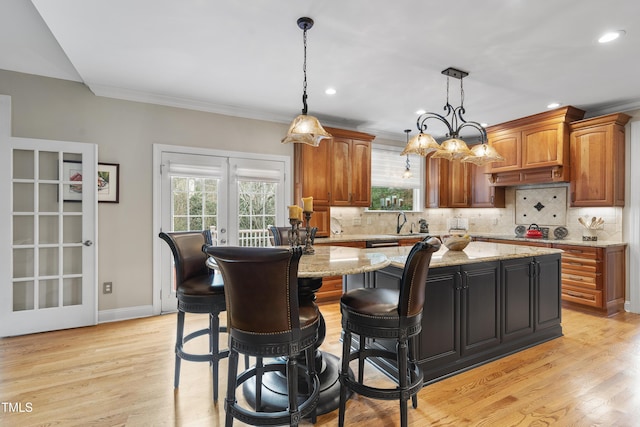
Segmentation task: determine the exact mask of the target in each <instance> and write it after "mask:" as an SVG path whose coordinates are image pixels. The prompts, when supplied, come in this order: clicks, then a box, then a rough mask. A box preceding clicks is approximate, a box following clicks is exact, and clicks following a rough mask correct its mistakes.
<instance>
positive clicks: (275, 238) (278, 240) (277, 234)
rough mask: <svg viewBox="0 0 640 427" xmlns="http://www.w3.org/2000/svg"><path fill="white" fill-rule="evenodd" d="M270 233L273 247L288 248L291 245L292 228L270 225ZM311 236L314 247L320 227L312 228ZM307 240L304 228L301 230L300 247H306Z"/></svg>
mask: <svg viewBox="0 0 640 427" xmlns="http://www.w3.org/2000/svg"><path fill="white" fill-rule="evenodd" d="M268 228H269V232H270V233H271V243H272V244H273V246H286V245H288V244H289V230H291V227H275V226H273V225H270V226H269V227H268ZM309 231H310V234H311V244H312V245H313V241H314V240H315V238H316V233H317V232H318V227H311V229H310V230H309ZM306 238H307V230H306V229H304V228H301V229H300V242H298V243H299V244H300V245H302V246H304V242H305V239H306Z"/></svg>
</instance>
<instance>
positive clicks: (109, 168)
mask: <svg viewBox="0 0 640 427" xmlns="http://www.w3.org/2000/svg"><path fill="white" fill-rule="evenodd" d="M63 168H64V169H63V177H64V179H65V180H69V181H79V182H80V181H82V163H81V162H77V161H69V160H65V161H64V162H63ZM97 186H98V202H106V203H119V201H120V165H119V164H118V163H98V176H97ZM63 200H64V201H65V202H79V201H81V200H82V183H78V184H66V185H64V186H63Z"/></svg>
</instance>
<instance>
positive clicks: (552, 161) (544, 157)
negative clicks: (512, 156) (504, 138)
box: [522, 123, 569, 169]
mask: <svg viewBox="0 0 640 427" xmlns="http://www.w3.org/2000/svg"><path fill="white" fill-rule="evenodd" d="M565 133H566V134H567V137H568V136H569V131H568V128H567V125H566V124H564V123H561V124H557V123H556V124H546V125H541V126H533V127H528V128H525V129H524V130H523V131H522V168H523V169H527V168H542V167H549V166H562V164H563V162H564V161H565V152H566V155H568V154H569V150H568V149H566V150H565V145H564V143H563V141H565V139H567V138H564V134H565ZM567 148H568V147H567Z"/></svg>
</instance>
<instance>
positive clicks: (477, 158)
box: [462, 143, 505, 166]
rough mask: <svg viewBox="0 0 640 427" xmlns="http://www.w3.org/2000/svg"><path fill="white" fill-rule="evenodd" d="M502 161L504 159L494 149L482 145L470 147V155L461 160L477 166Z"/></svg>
mask: <svg viewBox="0 0 640 427" xmlns="http://www.w3.org/2000/svg"><path fill="white" fill-rule="evenodd" d="M504 160H505V159H504V157H502V156H501V155H500V153H498V152H497V151H496V149H495V148H493V147H492V146H491V145H488V144H484V143H482V144H477V145H474V146H473V147H471V155H470V156H467V157H464V158H463V159H462V161H463V162H468V163H473V164H474V165H477V166H484V165H487V164H489V163H493V162H504Z"/></svg>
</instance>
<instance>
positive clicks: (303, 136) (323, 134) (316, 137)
mask: <svg viewBox="0 0 640 427" xmlns="http://www.w3.org/2000/svg"><path fill="white" fill-rule="evenodd" d="M297 22H298V27H300V29H301V30H302V31H303V33H302V34H303V35H302V40H303V45H304V63H303V66H302V71H303V73H304V82H303V85H302V114H300V115H299V116H297V117H296V118H295V119H293V122H291V126H289V130H288V131H287V136H285V137H284V138H283V139H282V143H283V144H286V143H289V142H294V143H303V144H309V145H311V146H313V147H317V146H318V145H320V141H321V140H322V139H324V138H331V134H329V133H328V132H327V131H326V130H324V128H323V127H322V125H321V124H320V122H319V121H318V119H317V118H315V117H313V116H309V115H307V30H309V29H310V28H311V27H313V19H311V18H307V17H302V18H298V21H297Z"/></svg>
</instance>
